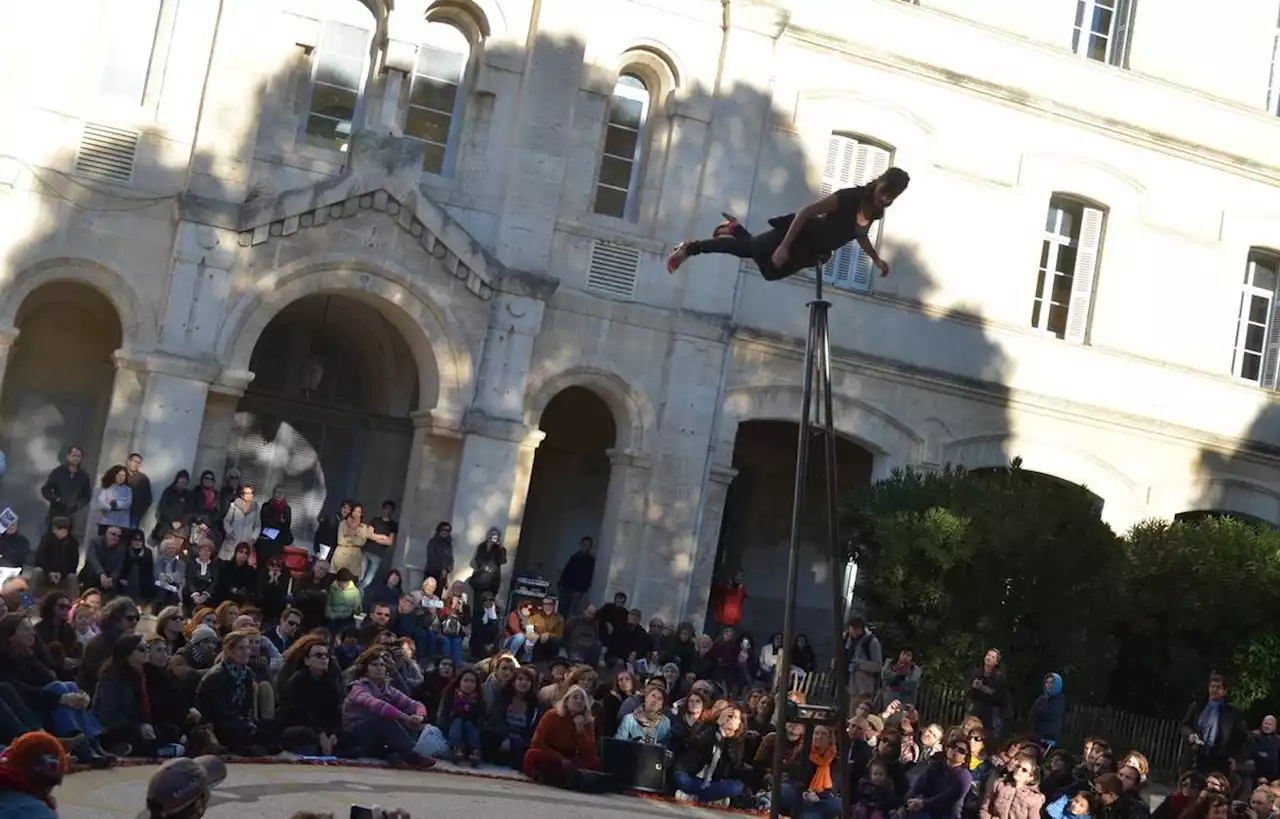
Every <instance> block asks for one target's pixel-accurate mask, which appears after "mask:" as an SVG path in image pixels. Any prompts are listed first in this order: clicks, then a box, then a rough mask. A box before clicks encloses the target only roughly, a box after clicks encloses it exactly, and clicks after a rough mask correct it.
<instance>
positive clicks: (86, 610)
mask: <svg viewBox="0 0 1280 819" xmlns="http://www.w3.org/2000/svg"><path fill="white" fill-rule="evenodd" d="M71 627H72V628H73V629H75V632H76V642H77V643H79V644H80V647H79V648H78V649H76V650H75V654H76V655H77V656H79V657H81V658H83V657H84V648H85V646H87V645H88V644H89V641H90V640H92V639H93V638H94V637H97V636H98V634H99V633H100V629H99V628H98V610H97V609H95V608H93V607H91V606H87V605H85V604H84V603H72V604H71ZM82 662H83V660H82Z"/></svg>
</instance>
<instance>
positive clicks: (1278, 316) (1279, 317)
mask: <svg viewBox="0 0 1280 819" xmlns="http://www.w3.org/2000/svg"><path fill="white" fill-rule="evenodd" d="M1250 263H1252V262H1250ZM1244 298H1245V301H1244V302H1243V304H1242V309H1241V311H1240V321H1241V323H1243V322H1244V321H1245V320H1246V319H1247V318H1248V315H1249V314H1248V310H1249V299H1251V298H1252V297H1251V296H1250V295H1249V293H1248V292H1246V293H1245V296H1244ZM1277 377H1280V281H1278V282H1277V283H1276V292H1274V293H1272V294H1271V320H1270V322H1268V324H1267V345H1266V347H1264V348H1263V354H1262V381H1261V384H1262V386H1264V387H1266V388H1267V389H1269V390H1274V389H1277V388H1280V384H1277V383H1276V379H1277Z"/></svg>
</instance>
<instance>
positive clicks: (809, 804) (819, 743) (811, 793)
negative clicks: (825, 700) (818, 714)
mask: <svg viewBox="0 0 1280 819" xmlns="http://www.w3.org/2000/svg"><path fill="white" fill-rule="evenodd" d="M801 750H803V749H801ZM835 759H836V743H835V738H834V737H833V736H832V734H831V728H830V727H829V726H826V725H815V726H813V739H812V742H811V743H810V748H809V755H808V756H807V757H805V756H803V755H802V754H799V753H795V754H793V755H792V759H791V764H790V765H789V766H787V770H786V771H785V772H784V776H785V778H786V781H784V782H783V783H782V804H783V806H785V807H786V808H787V809H788V811H789V813H790V815H791V817H792V819H827V818H829V817H837V816H839V815H840V795H839V794H838V793H836V787H835V778H834V776H833V775H832V765H833V764H834V763H835Z"/></svg>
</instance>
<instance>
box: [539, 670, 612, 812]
mask: <svg viewBox="0 0 1280 819" xmlns="http://www.w3.org/2000/svg"><path fill="white" fill-rule="evenodd" d="M599 767H600V757H599V756H597V755H596V732H595V723H594V721H593V720H592V719H591V698H590V696H588V695H587V692H586V691H585V690H584V689H583V688H582V686H580V685H574V686H570V687H569V690H568V691H566V692H565V695H564V696H563V697H561V698H560V701H559V702H557V703H556V704H555V707H554V708H553V709H551V710H550V711H548V712H547V713H545V714H543V715H542V718H541V719H540V720H538V727H537V729H536V730H535V731H534V732H533V741H532V742H531V743H530V747H529V750H527V751H525V754H524V773H525V776H527V777H529V778H530V779H532V780H534V781H535V782H541V783H543V784H544V785H554V786H555V787H558V788H572V789H576V788H577V787H578V786H579V782H580V780H581V776H580V774H581V772H582V771H594V770H596V769H598V768H599Z"/></svg>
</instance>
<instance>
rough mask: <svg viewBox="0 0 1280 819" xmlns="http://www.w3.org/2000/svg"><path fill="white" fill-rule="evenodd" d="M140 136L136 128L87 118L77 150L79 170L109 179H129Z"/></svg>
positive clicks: (97, 177)
mask: <svg viewBox="0 0 1280 819" xmlns="http://www.w3.org/2000/svg"><path fill="white" fill-rule="evenodd" d="M139 136H140V135H139V134H138V132H137V131H130V130H128V129H125V128H113V127H111V126H110V125H97V124H94V123H92V122H86V123H85V124H84V133H83V134H81V136H80V149H79V151H78V152H77V153H76V173H78V174H80V175H82V176H92V177H94V178H96V179H105V180H107V181H110V182H128V181H129V180H131V179H133V161H134V159H135V158H136V157H137V155H138V139H139Z"/></svg>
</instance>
